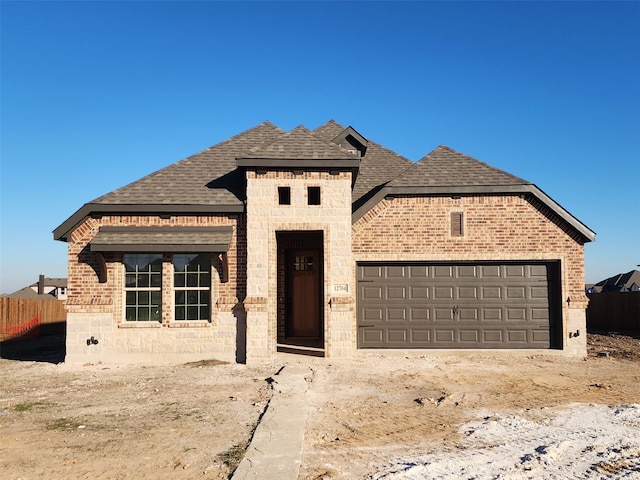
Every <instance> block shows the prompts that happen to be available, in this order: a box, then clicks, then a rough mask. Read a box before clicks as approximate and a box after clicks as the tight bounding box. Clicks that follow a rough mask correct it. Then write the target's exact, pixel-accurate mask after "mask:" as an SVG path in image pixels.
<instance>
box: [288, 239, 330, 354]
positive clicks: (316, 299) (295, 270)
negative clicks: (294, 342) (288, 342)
mask: <svg viewBox="0 0 640 480" xmlns="http://www.w3.org/2000/svg"><path fill="white" fill-rule="evenodd" d="M286 284H287V291H286V297H287V306H288V308H287V315H286V321H285V330H286V336H287V338H296V339H300V340H302V341H303V342H304V343H309V344H315V343H318V342H320V344H321V342H322V328H321V326H322V322H321V319H322V309H321V302H320V298H321V292H322V256H321V255H320V250H317V249H291V250H289V251H288V252H287V260H286ZM305 340H306V341H305Z"/></svg>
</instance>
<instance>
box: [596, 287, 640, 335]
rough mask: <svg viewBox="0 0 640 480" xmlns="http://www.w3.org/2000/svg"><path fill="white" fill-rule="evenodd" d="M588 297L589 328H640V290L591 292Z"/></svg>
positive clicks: (610, 329)
mask: <svg viewBox="0 0 640 480" xmlns="http://www.w3.org/2000/svg"><path fill="white" fill-rule="evenodd" d="M588 297H589V307H588V308H587V327H588V328H592V329H594V330H607V331H613V330H640V292H625V293H619V292H608V293H591V294H589V295H588Z"/></svg>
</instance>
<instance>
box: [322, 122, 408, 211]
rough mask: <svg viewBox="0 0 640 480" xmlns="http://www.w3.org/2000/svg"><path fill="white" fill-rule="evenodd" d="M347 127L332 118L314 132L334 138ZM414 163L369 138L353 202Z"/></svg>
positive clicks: (354, 189) (355, 186)
mask: <svg viewBox="0 0 640 480" xmlns="http://www.w3.org/2000/svg"><path fill="white" fill-rule="evenodd" d="M344 129H345V127H343V126H342V125H340V124H339V123H337V122H336V121H335V120H330V121H328V122H327V123H325V124H324V125H322V126H320V127H318V128H316V129H315V130H314V133H315V134H316V135H318V136H320V137H323V138H325V139H326V140H332V139H334V138H335V137H337V136H338V135H339V134H340V133H341V132H343V131H344ZM411 165H413V163H412V162H411V161H410V160H409V159H407V158H405V157H403V156H402V155H398V154H397V153H395V152H392V151H391V150H389V149H387V148H385V147H383V146H382V145H379V144H377V143H375V142H373V141H371V140H370V139H368V145H367V153H366V155H365V156H364V157H362V158H361V159H360V169H359V171H358V177H357V178H356V183H355V185H354V187H353V192H352V197H351V199H352V200H353V203H354V204H355V205H358V204H359V203H361V202H362V201H363V200H364V199H366V198H367V197H368V196H369V195H370V194H371V193H373V192H375V191H376V189H378V188H380V187H382V186H383V185H385V184H386V183H387V182H389V181H390V180H391V179H393V178H394V177H396V176H397V175H398V173H400V172H403V171H405V170H406V169H407V168H408V167H410V166H411Z"/></svg>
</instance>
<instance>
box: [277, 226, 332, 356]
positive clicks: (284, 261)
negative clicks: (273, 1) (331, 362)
mask: <svg viewBox="0 0 640 480" xmlns="http://www.w3.org/2000/svg"><path fill="white" fill-rule="evenodd" d="M323 240H324V232H323V231H322V230H295V231H277V232H276V243H277V252H278V255H277V268H276V270H277V298H278V309H277V310H278V313H277V317H278V318H277V344H278V345H279V347H278V350H279V351H280V350H281V348H280V345H286V346H288V347H302V348H312V349H314V350H317V351H318V352H320V353H322V354H323V352H324V337H325V335H324V330H325V319H324V315H325V309H324V289H325V287H324V244H323ZM300 251H313V252H315V254H316V255H317V274H318V280H317V281H318V287H317V289H316V296H317V305H318V307H317V308H318V311H317V322H318V324H317V332H318V335H317V336H314V337H305V336H300V337H296V336H293V335H291V323H290V322H291V308H290V302H289V297H290V295H291V289H292V287H291V282H292V279H291V274H290V271H291V270H292V267H291V266H290V262H293V261H294V257H295V252H300ZM291 300H292V301H295V299H291ZM283 351H284V350H283ZM287 351H288V350H287Z"/></svg>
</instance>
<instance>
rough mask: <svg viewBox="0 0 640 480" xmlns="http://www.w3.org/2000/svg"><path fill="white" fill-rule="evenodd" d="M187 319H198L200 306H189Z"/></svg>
mask: <svg viewBox="0 0 640 480" xmlns="http://www.w3.org/2000/svg"><path fill="white" fill-rule="evenodd" d="M187 320H198V307H187Z"/></svg>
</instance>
